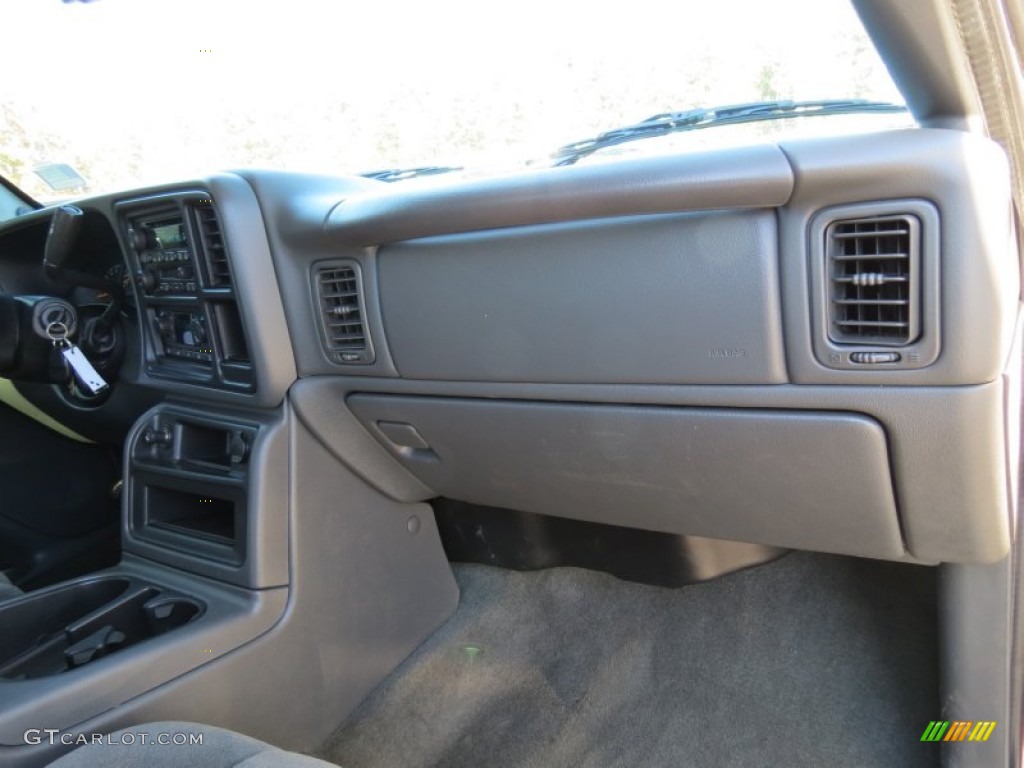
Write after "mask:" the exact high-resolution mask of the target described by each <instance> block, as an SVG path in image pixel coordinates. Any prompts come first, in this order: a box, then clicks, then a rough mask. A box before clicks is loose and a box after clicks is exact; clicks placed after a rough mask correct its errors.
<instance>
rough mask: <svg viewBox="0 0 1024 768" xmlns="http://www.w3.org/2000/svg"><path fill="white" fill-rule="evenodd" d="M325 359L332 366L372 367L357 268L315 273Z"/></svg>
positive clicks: (338, 268) (337, 268)
mask: <svg viewBox="0 0 1024 768" xmlns="http://www.w3.org/2000/svg"><path fill="white" fill-rule="evenodd" d="M316 286H317V294H318V296H319V300H320V317H321V319H322V321H323V329H324V342H325V347H326V351H327V356H328V357H329V358H330V359H331V360H332V361H333V362H335V363H347V364H348V363H371V362H373V350H372V347H371V346H370V343H369V341H368V339H367V338H366V326H365V325H364V322H363V300H362V295H361V285H360V280H359V271H358V267H357V266H356V265H355V264H352V265H344V266H342V265H339V266H332V267H325V268H322V269H320V270H318V271H317V273H316Z"/></svg>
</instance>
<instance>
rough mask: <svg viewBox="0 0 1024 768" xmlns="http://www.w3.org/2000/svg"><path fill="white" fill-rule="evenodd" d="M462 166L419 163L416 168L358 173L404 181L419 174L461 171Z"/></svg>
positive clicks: (374, 177)
mask: <svg viewBox="0 0 1024 768" xmlns="http://www.w3.org/2000/svg"><path fill="white" fill-rule="evenodd" d="M461 170H462V167H461V166H457V165H421V166H419V167H416V168H387V169H385V170H382V171H366V172H365V173H360V174H359V175H360V176H363V177H365V178H367V179H377V180H378V181H405V180H406V179H415V178H417V177H419V176H437V175H439V174H442V173H454V172H455V171H461Z"/></svg>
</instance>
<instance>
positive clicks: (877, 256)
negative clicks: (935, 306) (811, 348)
mask: <svg viewBox="0 0 1024 768" xmlns="http://www.w3.org/2000/svg"><path fill="white" fill-rule="evenodd" d="M825 238H826V253H827V258H828V275H829V286H830V289H831V296H830V299H829V337H830V338H831V339H832V341H834V342H836V343H839V344H882V345H891V346H900V345H904V344H909V343H910V342H912V341H914V340H915V339H916V338H917V337H918V335H919V333H920V306H919V303H920V302H919V299H918V296H919V293H920V289H919V286H918V281H919V271H920V263H921V260H920V224H919V223H918V220H917V218H916V217H914V216H884V217H872V218H864V219H851V220H846V221H835V222H832V223H831V224H830V225H829V226H828V228H827V229H826V232H825Z"/></svg>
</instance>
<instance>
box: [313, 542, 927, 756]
mask: <svg viewBox="0 0 1024 768" xmlns="http://www.w3.org/2000/svg"><path fill="white" fill-rule="evenodd" d="M455 574H456V578H457V579H458V582H459V585H460V587H461V589H462V599H461V604H460V607H459V609H458V611H457V612H456V614H455V616H453V617H452V619H451V620H450V621H449V622H448V623H447V624H446V625H445V626H444V627H442V628H441V630H440V631H439V632H438V633H437V634H436V635H435V636H434V637H432V638H431V639H430V640H429V641H428V642H427V643H426V644H425V645H424V646H422V647H421V648H420V649H419V650H418V651H417V652H416V653H415V654H414V655H413V656H411V657H410V658H409V659H408V660H407V661H406V662H405V663H404V664H403V665H402V666H401V667H400V668H399V669H398V670H397V671H396V672H395V673H394V674H393V675H392V676H391V677H390V678H388V680H386V681H385V682H384V684H383V685H382V686H381V687H380V688H378V689H377V691H376V692H375V693H374V694H373V695H372V696H371V697H370V698H369V699H368V700H367V701H366V702H365V703H364V704H363V705H362V707H361V708H360V709H359V710H357V711H356V712H355V713H354V714H353V715H352V717H350V718H349V719H348V721H347V722H346V723H345V724H344V725H343V727H342V728H341V729H339V731H338V732H337V733H336V734H335V735H334V736H333V737H332V738H331V740H330V741H329V742H328V744H327V745H326V746H325V747H324V749H322V750H321V751H320V753H319V754H320V756H322V757H324V758H326V759H328V760H331V761H333V762H336V763H338V764H339V765H342V766H344V768H364V767H365V768H370V766H378V767H379V766H404V767H407V768H414V767H416V766H593V767H594V768H606V767H607V766H627V765H628V766H714V767H715V768H718V767H720V766H723V767H724V766H755V765H756V766H825V765H828V766H926V765H929V766H930V765H935V764H936V761H937V755H938V750H937V745H934V744H925V743H922V742H921V741H920V740H919V739H920V736H921V733H922V731H923V730H924V727H925V726H926V725H927V723H928V721H929V720H930V719H934V718H935V717H937V715H938V688H937V676H938V661H937V649H936V639H935V635H936V632H935V627H936V618H935V604H934V572H933V571H932V570H931V569H927V568H923V567H916V566H908V565H899V564H894V563H885V562H875V561H868V560H857V559H852V558H843V557H835V556H829V555H818V554H812V553H804V552H800V553H793V554H791V555H788V556H786V557H783V558H782V559H780V560H778V561H775V562H773V563H770V564H768V565H764V566H761V567H758V568H754V569H750V570H747V571H744V572H741V573H737V574H733V575H731V576H727V577H724V578H722V579H719V580H717V581H714V582H711V583H707V584H699V585H694V586H689V587H684V588H680V589H667V588H662V587H649V586H643V585H638V584H631V583H628V582H624V581H619V580H617V579H615V578H614V577H611V576H608V575H606V574H603V573H597V572H592V571H585V570H579V569H574V568H557V569H552V570H548V571H540V572H533V573H517V572H513V571H508V570H502V569H497V568H491V567H488V566H482V565H457V566H455Z"/></svg>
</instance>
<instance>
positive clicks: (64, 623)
mask: <svg viewBox="0 0 1024 768" xmlns="http://www.w3.org/2000/svg"><path fill="white" fill-rule="evenodd" d="M203 609H204V606H203V604H202V603H200V602H199V601H197V600H195V599H193V598H191V597H188V596H186V595H181V594H178V593H175V592H173V591H171V590H166V589H163V588H161V587H157V586H154V585H152V584H146V583H143V582H137V581H135V580H133V579H126V578H111V579H94V580H90V581H83V582H75V583H72V584H68V585H65V586H62V587H58V588H56V589H54V590H49V591H46V592H43V593H39V594H35V595H28V596H26V597H23V598H20V599H18V600H15V601H12V602H10V603H8V604H6V605H4V606H2V607H0V680H3V679H7V680H24V679H31V678H37V677H48V676H50V675H56V674H60V673H62V672H66V671H68V670H71V669H76V668H78V667H81V666H83V665H85V664H88V663H90V662H93V661H96V660H97V659H101V658H103V657H104V656H108V655H110V654H111V653H114V652H115V651H118V650H121V649H123V648H127V647H128V646H131V645H134V644H136V643H139V642H142V641H144V640H147V639H149V638H151V637H156V636H157V635H162V634H164V633H165V632H170V631H171V630H174V629H177V628H178V627H182V626H184V625H186V624H188V623H189V622H191V621H194V620H195V619H197V618H198V617H199V616H200V615H202V613H203Z"/></svg>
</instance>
